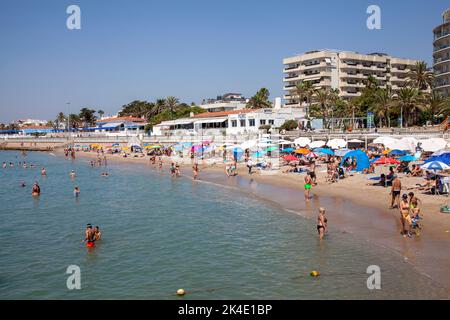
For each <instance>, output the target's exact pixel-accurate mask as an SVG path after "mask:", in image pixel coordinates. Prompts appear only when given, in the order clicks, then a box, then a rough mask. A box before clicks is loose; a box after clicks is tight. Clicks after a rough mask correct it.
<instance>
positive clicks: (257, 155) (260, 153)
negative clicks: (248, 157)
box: [253, 151, 266, 158]
mask: <svg viewBox="0 0 450 320" xmlns="http://www.w3.org/2000/svg"><path fill="white" fill-rule="evenodd" d="M265 154H266V152H265V151H258V152H255V153H254V154H253V157H255V158H261V157H264V155H265Z"/></svg>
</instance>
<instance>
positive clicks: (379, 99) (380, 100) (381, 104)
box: [370, 87, 394, 128]
mask: <svg viewBox="0 0 450 320" xmlns="http://www.w3.org/2000/svg"><path fill="white" fill-rule="evenodd" d="M374 96H375V103H374V104H373V105H372V106H371V108H370V111H372V112H374V114H375V115H376V117H377V118H378V119H379V121H380V125H379V126H380V127H382V126H383V123H384V125H386V126H388V127H389V128H390V127H391V118H390V113H391V112H392V108H393V106H394V94H393V92H392V90H391V88H390V87H387V88H386V89H383V88H381V89H378V90H377V91H376V92H375V95H374Z"/></svg>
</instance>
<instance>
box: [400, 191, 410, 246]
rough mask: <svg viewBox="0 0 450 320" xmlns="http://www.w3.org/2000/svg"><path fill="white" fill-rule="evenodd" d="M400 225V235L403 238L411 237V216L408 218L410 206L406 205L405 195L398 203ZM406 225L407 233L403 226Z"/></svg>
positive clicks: (406, 197)
mask: <svg viewBox="0 0 450 320" xmlns="http://www.w3.org/2000/svg"><path fill="white" fill-rule="evenodd" d="M400 223H401V225H402V235H403V236H404V237H406V236H408V237H411V236H412V235H411V225H412V221H411V216H410V206H409V203H408V195H407V194H406V193H405V194H404V195H403V196H402V200H401V201H400ZM406 223H407V224H408V231H406V227H405V224H406Z"/></svg>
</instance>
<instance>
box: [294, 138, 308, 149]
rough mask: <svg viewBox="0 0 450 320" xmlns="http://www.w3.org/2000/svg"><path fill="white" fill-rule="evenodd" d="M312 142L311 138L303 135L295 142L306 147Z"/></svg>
mask: <svg viewBox="0 0 450 320" xmlns="http://www.w3.org/2000/svg"><path fill="white" fill-rule="evenodd" d="M310 143H311V140H310V139H308V138H305V137H301V138H298V139H295V140H294V144H295V145H297V146H299V147H306V146H307V145H308V144H310Z"/></svg>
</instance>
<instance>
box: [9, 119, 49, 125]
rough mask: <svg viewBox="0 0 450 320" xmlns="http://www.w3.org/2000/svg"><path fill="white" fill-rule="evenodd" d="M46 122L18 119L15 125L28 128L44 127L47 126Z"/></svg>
mask: <svg viewBox="0 0 450 320" xmlns="http://www.w3.org/2000/svg"><path fill="white" fill-rule="evenodd" d="M47 122H48V121H47V120H38V119H20V120H17V121H16V122H15V123H16V124H17V125H18V126H19V127H30V126H36V127H40V126H45V125H46V124H47Z"/></svg>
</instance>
